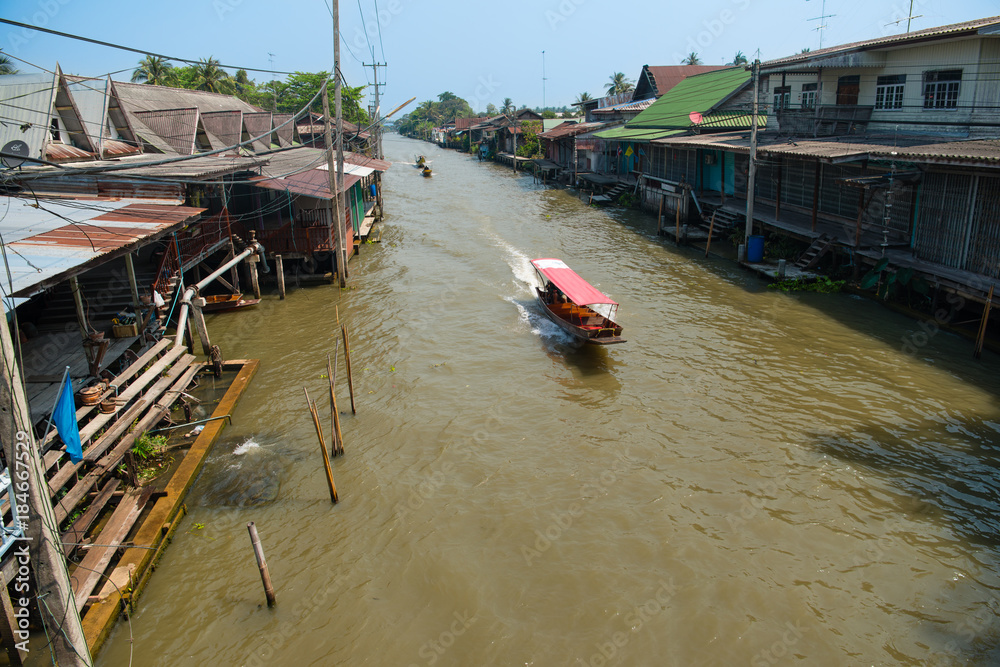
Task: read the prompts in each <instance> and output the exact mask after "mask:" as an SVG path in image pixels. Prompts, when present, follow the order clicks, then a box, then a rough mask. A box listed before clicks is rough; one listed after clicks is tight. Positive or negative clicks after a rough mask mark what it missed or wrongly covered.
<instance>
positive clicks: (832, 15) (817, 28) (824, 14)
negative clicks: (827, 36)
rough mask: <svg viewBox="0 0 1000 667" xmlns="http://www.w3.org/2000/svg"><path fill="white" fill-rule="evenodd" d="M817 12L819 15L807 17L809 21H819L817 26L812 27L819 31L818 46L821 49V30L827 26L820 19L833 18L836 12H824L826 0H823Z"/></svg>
mask: <svg viewBox="0 0 1000 667" xmlns="http://www.w3.org/2000/svg"><path fill="white" fill-rule="evenodd" d="M806 2H809V0H806ZM819 14H820V15H819V16H817V17H815V18H811V19H808V20H809V21H820V22H821V23H820V24H819V25H818V26H817V27H815V28H813V30H817V31H819V48H821V49H822V48H823V31H824V30H825V29H826V27H827V25H826V24H825V23H822V21H823V20H824V19H829V18H833V17H834V16H836V14H827V13H826V0H823V6H822V8H821V9H820V12H819Z"/></svg>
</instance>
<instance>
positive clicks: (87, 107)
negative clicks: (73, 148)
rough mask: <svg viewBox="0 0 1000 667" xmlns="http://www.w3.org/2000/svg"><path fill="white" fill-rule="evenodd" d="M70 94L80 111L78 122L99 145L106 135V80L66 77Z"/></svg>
mask: <svg viewBox="0 0 1000 667" xmlns="http://www.w3.org/2000/svg"><path fill="white" fill-rule="evenodd" d="M66 79H67V81H68V88H69V92H70V95H72V96H73V101H74V102H75V103H76V109H77V111H78V112H79V113H80V122H81V123H82V124H83V131H84V133H85V134H86V135H87V136H88V137H89V138H90V141H91V142H93V143H95V144H97V146H96V147H97V148H99V147H100V143H101V141H102V140H103V139H104V137H105V136H107V131H106V130H105V127H106V126H107V110H108V80H107V79H84V78H82V77H75V76H74V77H69V76H68V77H66Z"/></svg>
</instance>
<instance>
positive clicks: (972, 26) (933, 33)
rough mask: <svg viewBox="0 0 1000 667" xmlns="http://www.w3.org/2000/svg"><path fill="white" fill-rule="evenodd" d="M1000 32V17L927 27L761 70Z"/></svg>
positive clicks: (771, 63) (829, 49)
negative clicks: (890, 47) (844, 54)
mask: <svg viewBox="0 0 1000 667" xmlns="http://www.w3.org/2000/svg"><path fill="white" fill-rule="evenodd" d="M998 31H1000V16H990V17H987V18H982V19H976V20H974V21H963V22H962V23H951V24H949V25H943V26H938V27H935V28H925V29H924V30H914V31H912V32H907V33H902V34H898V35H888V36H886V37H875V38H873V39H866V40H862V41H860V42H850V43H849V44H839V45H837V46H830V47H827V48H825V49H817V50H815V51H809V52H807V53H797V54H795V55H793V56H787V57H785V58H777V59H775V60H768V61H767V62H764V63H761V70H769V69H775V68H780V67H784V66H787V65H793V64H798V63H808V62H812V61H816V60H822V59H824V58H828V57H830V56H834V55H839V54H842V53H845V52H849V51H864V50H868V49H875V48H881V47H885V46H892V47H894V48H898V47H899V46H900V45H904V44H906V43H911V42H922V41H930V40H937V39H948V38H952V37H958V36H968V35H976V34H996V33H997V32H998Z"/></svg>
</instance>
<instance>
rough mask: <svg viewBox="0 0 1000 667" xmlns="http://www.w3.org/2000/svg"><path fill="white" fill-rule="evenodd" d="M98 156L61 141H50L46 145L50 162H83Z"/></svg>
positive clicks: (47, 157) (46, 157)
mask: <svg viewBox="0 0 1000 667" xmlns="http://www.w3.org/2000/svg"><path fill="white" fill-rule="evenodd" d="M96 158H97V156H96V155H95V154H93V153H90V152H88V151H85V150H83V149H81V148H77V147H76V146H70V145H67V144H64V143H63V142H61V141H50V142H49V143H48V145H47V146H45V159H46V160H48V161H49V162H82V161H84V160H94V159H96Z"/></svg>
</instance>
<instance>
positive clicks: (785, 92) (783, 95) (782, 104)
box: [774, 86, 792, 109]
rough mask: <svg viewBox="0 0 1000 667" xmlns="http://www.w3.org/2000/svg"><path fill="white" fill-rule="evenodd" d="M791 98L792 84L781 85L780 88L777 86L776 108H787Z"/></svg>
mask: <svg viewBox="0 0 1000 667" xmlns="http://www.w3.org/2000/svg"><path fill="white" fill-rule="evenodd" d="M791 98H792V88H791V86H781V87H780V88H775V89H774V108H775V109H787V108H788V107H789V106H790V102H791Z"/></svg>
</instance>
